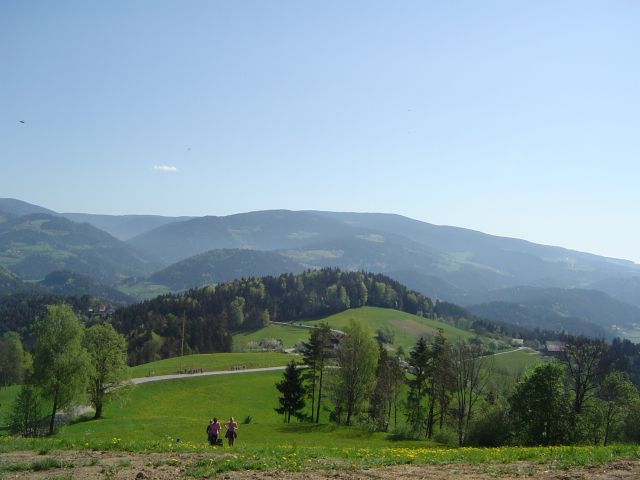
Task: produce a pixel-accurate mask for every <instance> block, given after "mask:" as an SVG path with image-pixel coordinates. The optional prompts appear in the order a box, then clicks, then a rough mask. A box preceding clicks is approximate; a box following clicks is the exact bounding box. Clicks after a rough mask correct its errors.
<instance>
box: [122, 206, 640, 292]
mask: <svg viewBox="0 0 640 480" xmlns="http://www.w3.org/2000/svg"><path fill="white" fill-rule="evenodd" d="M129 243H130V244H132V245H134V246H136V247H138V248H140V249H142V250H144V251H148V252H151V253H153V254H155V255H157V256H158V257H160V258H162V259H163V260H164V261H165V262H168V263H173V262H175V261H179V260H182V259H184V258H187V257H190V256H193V255H197V254H199V253H203V252H205V251H208V250H214V249H221V248H251V249H255V250H273V251H279V252H282V253H283V254H285V255H287V256H289V257H290V258H292V259H293V260H294V261H297V262H299V263H302V264H304V265H305V266H308V267H319V266H327V265H329V264H331V265H333V266H339V267H341V268H349V269H368V270H376V271H380V272H384V273H389V272H397V271H403V272H406V273H410V272H416V273H418V274H421V275H426V276H431V277H434V278H437V279H440V280H442V281H444V282H446V283H447V284H450V285H451V286H452V287H453V289H454V290H455V289H461V290H464V291H469V292H475V291H486V290H490V289H499V288H507V287H514V286H519V285H530V286H547V287H560V288H571V287H584V286H587V285H589V284H592V283H594V282H596V281H599V280H603V279H606V278H610V277H614V276H617V277H622V278H625V277H628V276H632V275H634V274H638V273H640V266H638V265H636V264H634V263H632V262H628V261H624V260H616V259H610V258H606V257H599V256H597V255H591V254H588V253H582V252H576V251H571V250H567V249H564V248H560V247H551V246H545V245H537V244H534V243H530V242H527V241H524V240H518V239H513V238H505V237H496V236H492V235H487V234H484V233H480V232H475V231H472V230H467V229H463V228H456V227H448V226H437V225H431V224H428V223H425V222H420V221H417V220H412V219H409V218H406V217H402V216H399V215H390V214H366V213H334V212H315V211H297V212H294V211H288V210H273V211H261V212H251V213H245V214H237V215H230V216H227V217H202V218H195V219H192V220H187V221H184V222H179V223H173V224H169V225H165V226H162V227H159V228H156V229H154V230H152V231H149V232H146V233H144V234H142V235H139V236H137V237H134V238H132V239H131V240H129ZM424 293H425V294H427V295H430V294H432V292H428V291H424ZM445 293H446V292H445ZM445 299H446V298H445Z"/></svg>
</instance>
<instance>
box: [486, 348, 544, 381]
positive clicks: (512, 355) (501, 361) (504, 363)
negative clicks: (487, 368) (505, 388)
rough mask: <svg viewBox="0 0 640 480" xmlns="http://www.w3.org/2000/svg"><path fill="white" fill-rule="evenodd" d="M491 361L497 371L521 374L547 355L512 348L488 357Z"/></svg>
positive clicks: (511, 374) (513, 374) (542, 360)
mask: <svg viewBox="0 0 640 480" xmlns="http://www.w3.org/2000/svg"><path fill="white" fill-rule="evenodd" d="M489 358H491V359H492V361H493V368H494V370H495V371H497V372H501V371H502V372H506V373H508V374H509V375H510V376H521V375H522V374H523V373H525V372H526V371H527V370H529V369H530V368H533V367H535V366H536V365H537V364H539V363H541V362H545V361H547V358H548V357H543V356H542V355H540V354H539V353H537V352H536V351H535V350H531V349H523V350H512V351H510V352H504V353H498V354H497V355H492V356H491V357H489Z"/></svg>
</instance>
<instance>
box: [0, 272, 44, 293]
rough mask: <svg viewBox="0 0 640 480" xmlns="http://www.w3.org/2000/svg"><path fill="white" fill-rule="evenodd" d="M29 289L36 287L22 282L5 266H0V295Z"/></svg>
mask: <svg viewBox="0 0 640 480" xmlns="http://www.w3.org/2000/svg"><path fill="white" fill-rule="evenodd" d="M31 290H36V288H35V287H34V286H30V285H28V284H26V283H25V282H23V281H22V280H20V279H19V278H18V277H16V276H15V275H14V274H13V273H12V272H11V271H9V270H7V269H6V268H4V267H0V297H2V296H4V295H11V294H13V293H20V292H26V291H31Z"/></svg>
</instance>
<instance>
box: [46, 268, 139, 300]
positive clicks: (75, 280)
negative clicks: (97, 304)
mask: <svg viewBox="0 0 640 480" xmlns="http://www.w3.org/2000/svg"><path fill="white" fill-rule="evenodd" d="M38 286H39V287H41V288H43V289H46V291H48V292H49V293H51V294H54V295H59V296H63V297H81V296H83V295H90V296H92V297H94V298H97V299H100V300H102V301H103V302H105V303H109V304H112V305H128V304H130V303H134V299H133V298H131V297H129V296H128V295H125V294H124V293H122V292H121V291H119V290H116V289H115V288H112V287H108V286H106V285H101V284H99V283H97V282H96V281H94V280H93V279H92V278H90V277H88V276H86V275H80V274H78V273H73V272H67V271H56V272H51V273H49V274H48V275H47V276H46V277H45V278H44V280H42V281H41V282H38Z"/></svg>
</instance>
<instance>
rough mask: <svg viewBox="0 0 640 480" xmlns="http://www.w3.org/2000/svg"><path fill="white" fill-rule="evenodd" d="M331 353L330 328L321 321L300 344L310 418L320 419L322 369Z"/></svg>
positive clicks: (317, 420)
mask: <svg viewBox="0 0 640 480" xmlns="http://www.w3.org/2000/svg"><path fill="white" fill-rule="evenodd" d="M331 354H332V348H331V328H330V327H329V324H327V323H321V324H320V325H319V327H318V328H315V329H313V330H312V331H311V333H310V334H309V341H308V342H304V343H303V344H302V357H303V361H304V364H305V365H306V366H307V368H305V371H304V373H303V378H304V379H305V381H306V382H307V393H308V396H309V397H310V398H311V419H312V420H313V419H314V417H315V421H316V422H319V421H320V406H321V403H322V386H323V380H324V370H325V367H326V364H327V361H328V359H329V358H330V356H331Z"/></svg>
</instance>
